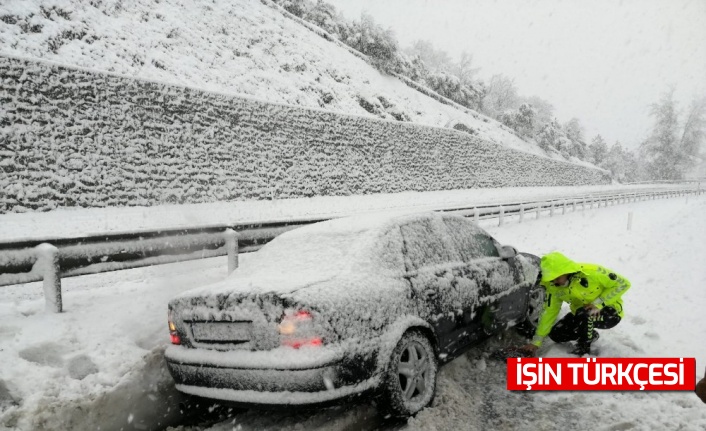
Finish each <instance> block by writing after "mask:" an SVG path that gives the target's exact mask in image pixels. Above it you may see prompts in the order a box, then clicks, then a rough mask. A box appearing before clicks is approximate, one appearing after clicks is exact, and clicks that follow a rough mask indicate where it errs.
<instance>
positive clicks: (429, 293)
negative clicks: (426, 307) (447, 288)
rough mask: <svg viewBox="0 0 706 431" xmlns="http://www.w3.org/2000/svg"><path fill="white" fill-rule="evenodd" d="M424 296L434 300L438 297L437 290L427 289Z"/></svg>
mask: <svg viewBox="0 0 706 431" xmlns="http://www.w3.org/2000/svg"><path fill="white" fill-rule="evenodd" d="M424 295H426V297H427V298H434V297H435V296H436V290H432V289H427V290H425V291H424Z"/></svg>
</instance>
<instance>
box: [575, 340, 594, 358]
mask: <svg viewBox="0 0 706 431" xmlns="http://www.w3.org/2000/svg"><path fill="white" fill-rule="evenodd" d="M571 354H572V355H576V356H578V357H581V356H583V355H590V354H591V343H581V342H579V343H576V347H574V350H572V351H571Z"/></svg>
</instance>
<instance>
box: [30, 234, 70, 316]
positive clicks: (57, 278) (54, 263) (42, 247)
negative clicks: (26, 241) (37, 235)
mask: <svg viewBox="0 0 706 431" xmlns="http://www.w3.org/2000/svg"><path fill="white" fill-rule="evenodd" d="M35 251H36V253H37V263H35V267H36V268H37V269H39V270H40V271H41V272H42V276H43V284H44V301H45V309H46V310H47V311H49V312H53V313H61V311H62V310H63V304H62V301H61V272H60V268H59V249H58V248H56V247H54V246H53V245H51V244H47V243H42V244H39V245H38V246H37V247H35ZM33 269H34V268H33Z"/></svg>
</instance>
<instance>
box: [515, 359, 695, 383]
mask: <svg viewBox="0 0 706 431" xmlns="http://www.w3.org/2000/svg"><path fill="white" fill-rule="evenodd" d="M695 386H696V359H695V358H509V359H508V360H507V389H508V390H513V391H693V390H694V387H695Z"/></svg>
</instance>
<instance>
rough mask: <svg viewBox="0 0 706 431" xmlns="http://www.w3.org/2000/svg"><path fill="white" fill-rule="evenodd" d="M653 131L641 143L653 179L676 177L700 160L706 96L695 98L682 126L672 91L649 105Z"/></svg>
mask: <svg viewBox="0 0 706 431" xmlns="http://www.w3.org/2000/svg"><path fill="white" fill-rule="evenodd" d="M650 114H651V115H652V117H653V119H654V124H653V126H652V133H651V134H650V136H649V137H648V138H647V139H646V140H645V142H644V143H643V144H642V147H643V149H644V151H645V154H646V155H647V165H648V172H649V173H650V175H651V178H652V179H661V180H678V179H681V178H683V177H684V174H685V173H686V172H687V171H688V170H690V169H691V168H693V167H694V166H696V165H697V164H698V162H699V157H698V155H699V151H700V148H701V146H702V145H703V143H704V142H705V141H706V99H695V100H694V101H693V102H692V104H691V106H690V108H689V109H688V110H687V112H686V118H685V121H684V123H683V125H680V124H679V114H678V109H677V106H676V103H675V101H674V90H670V91H669V92H667V93H665V95H664V96H662V100H660V101H659V102H658V103H655V104H654V105H652V110H651V112H650Z"/></svg>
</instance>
